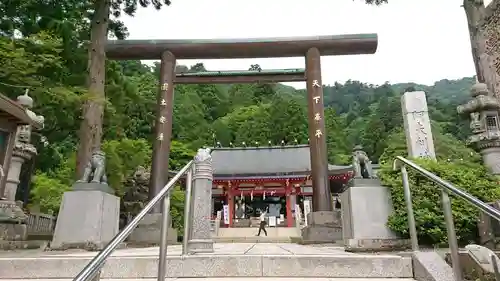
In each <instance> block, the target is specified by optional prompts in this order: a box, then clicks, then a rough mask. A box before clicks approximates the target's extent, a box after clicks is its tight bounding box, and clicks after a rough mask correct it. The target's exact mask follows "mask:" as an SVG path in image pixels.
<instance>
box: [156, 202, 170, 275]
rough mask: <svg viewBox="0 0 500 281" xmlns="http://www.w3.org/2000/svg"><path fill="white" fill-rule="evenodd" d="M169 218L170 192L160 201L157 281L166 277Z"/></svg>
mask: <svg viewBox="0 0 500 281" xmlns="http://www.w3.org/2000/svg"><path fill="white" fill-rule="evenodd" d="M169 216H170V192H169V193H168V194H167V196H165V198H163V200H162V213H161V230H160V257H159V261H158V281H165V277H166V275H167V247H168V245H167V239H168V227H169V226H170V225H169V223H168V222H169Z"/></svg>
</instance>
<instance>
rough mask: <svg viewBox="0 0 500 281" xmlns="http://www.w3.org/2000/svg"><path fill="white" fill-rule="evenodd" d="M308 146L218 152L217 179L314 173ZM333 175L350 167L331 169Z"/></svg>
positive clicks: (214, 154) (215, 159) (215, 155)
mask: <svg viewBox="0 0 500 281" xmlns="http://www.w3.org/2000/svg"><path fill="white" fill-rule="evenodd" d="M309 153H310V151H309V145H292V146H262V147H232V148H215V149H213V151H212V161H213V168H214V175H217V176H234V175H242V176H259V175H261V176H262V175H298V174H305V173H307V174H309V173H310V171H311V163H310V154H309ZM328 170H329V171H330V174H336V173H344V172H347V171H350V170H351V166H336V165H330V164H329V165H328Z"/></svg>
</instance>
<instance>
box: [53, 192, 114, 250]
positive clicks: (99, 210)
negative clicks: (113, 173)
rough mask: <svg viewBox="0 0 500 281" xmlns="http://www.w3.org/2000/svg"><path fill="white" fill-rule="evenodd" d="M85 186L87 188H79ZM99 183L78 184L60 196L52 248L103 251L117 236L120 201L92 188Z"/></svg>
mask: <svg viewBox="0 0 500 281" xmlns="http://www.w3.org/2000/svg"><path fill="white" fill-rule="evenodd" d="M83 185H88V188H82V189H79V187H80V188H81V187H82V186H83ZM97 185H106V186H107V184H100V183H77V184H75V187H76V189H77V190H74V191H67V192H65V193H64V195H63V199H62V203H61V208H60V209H59V215H58V216H57V223H56V229H55V232H54V238H53V240H52V243H51V249H68V248H83V249H86V250H100V249H103V248H104V247H105V246H106V244H107V243H109V241H111V239H113V237H114V236H115V235H116V234H117V233H118V223H119V215H120V198H118V197H116V196H114V195H111V194H109V193H106V192H103V191H101V190H92V188H97V189H99V188H100V189H106V187H104V186H101V187H97Z"/></svg>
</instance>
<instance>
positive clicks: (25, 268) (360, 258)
mask: <svg viewBox="0 0 500 281" xmlns="http://www.w3.org/2000/svg"><path fill="white" fill-rule="evenodd" d="M254 247H255V246H254ZM289 247H292V246H289ZM90 259H91V257H90V256H85V255H80V256H79V255H67V254H66V255H46V256H37V257H17V258H15V257H2V258H0V273H1V274H0V280H2V281H4V280H6V279H43V278H50V279H54V278H60V279H61V278H62V279H66V278H73V277H74V276H75V275H76V274H77V273H78V272H79V271H80V270H81V269H82V268H83V267H84V266H85V265H86V264H87V263H88V262H89V260H90ZM167 263H168V269H167V277H171V278H183V277H189V278H195V277H198V278H199V277H314V278H316V280H317V278H326V277H329V278H412V277H413V272H412V262H411V258H409V257H401V256H396V255H358V254H356V255H353V254H347V253H339V254H303V255H301V254H292V253H290V254H286V255H268V254H243V255H242V254H237V255H235V254H225V255H222V254H219V255H217V254H196V255H192V256H180V255H172V256H168V258H167ZM157 265H158V256H157V255H140V253H139V254H138V253H135V254H134V255H124V256H112V257H110V258H109V259H108V260H107V261H106V264H105V265H104V267H103V270H102V274H101V277H102V278H110V279H113V278H120V279H121V278H132V279H134V278H141V280H143V279H142V278H155V277H156V275H157V269H158V267H157ZM229 280H231V279H229ZM259 280H260V279H259ZM270 280H272V279H270ZM352 280H353V279H350V280H349V281H352ZM370 280H372V281H374V279H370ZM391 280H393V281H394V280H397V279H391Z"/></svg>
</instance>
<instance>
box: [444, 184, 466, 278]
mask: <svg viewBox="0 0 500 281" xmlns="http://www.w3.org/2000/svg"><path fill="white" fill-rule="evenodd" d="M441 202H442V204H443V214H444V221H445V223H446V233H447V235H448V245H449V247H450V255H451V265H452V267H453V274H454V275H455V281H462V280H463V276H462V269H461V267H460V257H459V255H458V242H457V235H456V233H455V225H454V223H453V213H452V211H451V201H450V196H449V195H448V193H447V192H446V190H444V189H443V188H441Z"/></svg>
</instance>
